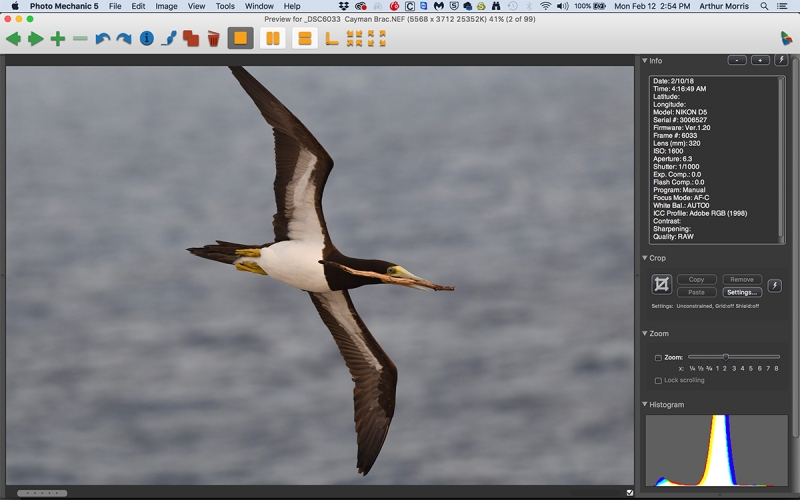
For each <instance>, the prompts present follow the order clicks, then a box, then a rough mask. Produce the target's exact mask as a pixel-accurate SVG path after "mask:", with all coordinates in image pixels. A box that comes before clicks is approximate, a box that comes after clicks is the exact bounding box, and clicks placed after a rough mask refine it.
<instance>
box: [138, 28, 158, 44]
mask: <svg viewBox="0 0 800 500" xmlns="http://www.w3.org/2000/svg"><path fill="white" fill-rule="evenodd" d="M154 39H155V38H154V37H153V33H151V32H150V31H142V34H141V35H139V41H140V42H142V45H150V44H151V43H153V40H154Z"/></svg>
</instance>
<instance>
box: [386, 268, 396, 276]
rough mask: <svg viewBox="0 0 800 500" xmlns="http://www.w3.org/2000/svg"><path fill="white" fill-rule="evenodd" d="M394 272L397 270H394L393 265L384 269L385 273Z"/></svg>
mask: <svg viewBox="0 0 800 500" xmlns="http://www.w3.org/2000/svg"><path fill="white" fill-rule="evenodd" d="M396 272H397V271H396V270H395V268H393V267H390V268H389V269H387V270H386V274H394V273H396Z"/></svg>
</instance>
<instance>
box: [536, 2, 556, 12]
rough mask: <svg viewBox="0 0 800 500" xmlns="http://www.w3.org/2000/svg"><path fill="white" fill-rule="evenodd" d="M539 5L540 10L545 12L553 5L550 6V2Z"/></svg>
mask: <svg viewBox="0 0 800 500" xmlns="http://www.w3.org/2000/svg"><path fill="white" fill-rule="evenodd" d="M539 5H541V6H542V8H543V9H544V10H547V9H549V8H550V6H551V5H553V4H552V3H550V2H542V3H540V4H539Z"/></svg>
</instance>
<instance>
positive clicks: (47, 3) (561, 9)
mask: <svg viewBox="0 0 800 500" xmlns="http://www.w3.org/2000/svg"><path fill="white" fill-rule="evenodd" d="M0 8H3V9H4V10H3V12H4V15H5V17H6V18H7V17H8V15H10V16H12V19H13V17H14V16H15V15H22V14H27V13H36V12H104V13H111V12H119V13H130V12H137V13H152V12H183V13H188V12H240V13H247V12H251V13H263V12H278V13H292V12H302V13H330V14H334V13H335V14H340V15H361V14H392V13H404V14H409V13H414V14H433V15H437V14H439V15H444V14H452V13H486V14H488V13H493V12H494V13H499V12H503V13H545V12H547V13H563V14H570V13H578V12H580V13H589V12H591V13H620V12H640V13H641V12H682V13H704V12H706V13H719V12H726V13H765V14H767V13H776V12H779V13H787V12H800V0H782V1H776V0H770V1H767V0H764V1H742V0H736V1H732V2H725V1H718V2H715V1H696V0H694V1H684V2H673V1H637V0H622V1H610V0H609V1H592V0H587V1H578V2H575V1H568V0H565V1H559V0H554V1H552V2H551V1H535V0H433V1H426V0H367V1H360V0H355V1H350V0H342V1H336V0H302V1H295V0H289V1H275V0H221V1H207V0H192V1H183V0H181V1H175V0H143V1H139V0H124V1H123V0H112V1H109V0H103V1H94V0H88V1H86V0H67V1H53V0H42V1H28V0H24V1H20V0H2V1H0ZM6 22H8V21H7V20H6Z"/></svg>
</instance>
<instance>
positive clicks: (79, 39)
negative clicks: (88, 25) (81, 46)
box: [72, 35, 89, 42]
mask: <svg viewBox="0 0 800 500" xmlns="http://www.w3.org/2000/svg"><path fill="white" fill-rule="evenodd" d="M72 40H73V41H75V42H85V41H87V40H89V37H88V36H86V35H83V36H81V35H76V36H73V37H72Z"/></svg>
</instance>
